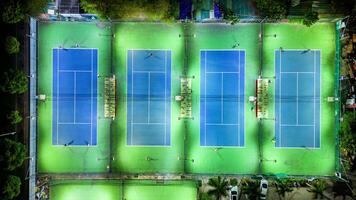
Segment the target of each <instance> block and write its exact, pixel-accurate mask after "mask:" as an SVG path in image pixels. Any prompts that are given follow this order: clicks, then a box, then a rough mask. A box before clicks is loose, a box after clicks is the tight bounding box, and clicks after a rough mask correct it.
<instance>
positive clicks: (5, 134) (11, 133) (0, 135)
mask: <svg viewBox="0 0 356 200" xmlns="http://www.w3.org/2000/svg"><path fill="white" fill-rule="evenodd" d="M15 134H16V132H9V133H4V134H0V137H4V136H7V135H15Z"/></svg>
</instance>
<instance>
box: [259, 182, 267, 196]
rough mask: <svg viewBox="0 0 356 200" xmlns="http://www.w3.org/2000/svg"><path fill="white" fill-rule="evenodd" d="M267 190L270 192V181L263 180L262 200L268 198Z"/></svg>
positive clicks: (261, 185) (261, 183)
mask: <svg viewBox="0 0 356 200" xmlns="http://www.w3.org/2000/svg"><path fill="white" fill-rule="evenodd" d="M267 190H268V181H267V180H266V179H262V180H261V182H260V192H261V193H260V194H261V196H260V199H266V198H267Z"/></svg>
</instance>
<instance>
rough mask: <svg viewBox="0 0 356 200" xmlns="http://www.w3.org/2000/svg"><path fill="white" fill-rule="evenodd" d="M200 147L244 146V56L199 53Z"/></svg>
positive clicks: (225, 52) (234, 52)
mask: <svg viewBox="0 0 356 200" xmlns="http://www.w3.org/2000/svg"><path fill="white" fill-rule="evenodd" d="M200 62H201V63H200V66H201V67H200V70H201V72H200V73H201V76H200V81H201V82H200V87H201V88H200V91H201V93H200V144H201V145H202V146H240V147H241V146H244V106H245V105H244V87H245V84H244V81H245V79H244V75H245V52H244V51H238V50H203V51H201V52H200Z"/></svg>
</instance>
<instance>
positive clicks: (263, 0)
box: [255, 0, 287, 19]
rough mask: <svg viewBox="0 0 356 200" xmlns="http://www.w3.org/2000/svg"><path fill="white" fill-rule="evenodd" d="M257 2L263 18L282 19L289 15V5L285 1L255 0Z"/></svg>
mask: <svg viewBox="0 0 356 200" xmlns="http://www.w3.org/2000/svg"><path fill="white" fill-rule="evenodd" d="M255 2H256V7H257V9H258V11H259V12H260V14H261V15H262V16H263V17H268V18H270V19H281V18H283V17H285V15H286V14H287V4H286V2H284V1H283V0H255Z"/></svg>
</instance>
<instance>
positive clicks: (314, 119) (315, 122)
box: [313, 51, 316, 148]
mask: <svg viewBox="0 0 356 200" xmlns="http://www.w3.org/2000/svg"><path fill="white" fill-rule="evenodd" d="M315 68H316V54H315V51H314V76H313V81H314V105H313V108H314V135H313V136H314V138H313V142H314V143H313V145H314V148H315V124H316V121H315V105H316V102H315V98H316V96H315V78H316V70H315Z"/></svg>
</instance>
